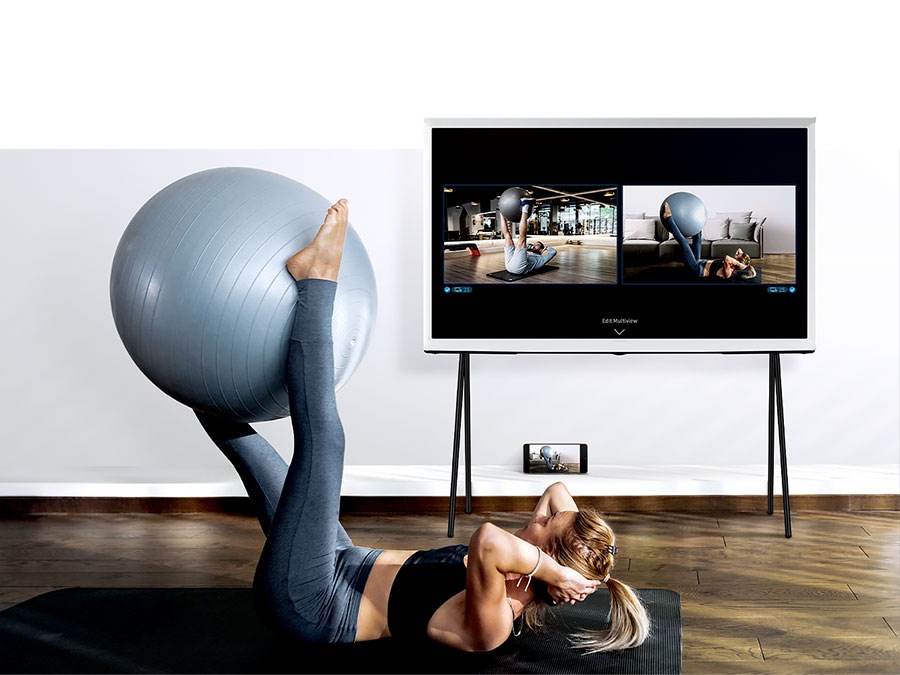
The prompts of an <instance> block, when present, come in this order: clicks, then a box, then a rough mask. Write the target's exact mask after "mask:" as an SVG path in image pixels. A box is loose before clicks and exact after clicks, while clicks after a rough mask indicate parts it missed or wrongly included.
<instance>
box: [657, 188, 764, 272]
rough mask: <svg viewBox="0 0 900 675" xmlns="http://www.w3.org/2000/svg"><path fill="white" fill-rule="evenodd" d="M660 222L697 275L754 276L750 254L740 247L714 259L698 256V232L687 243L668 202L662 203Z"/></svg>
mask: <svg viewBox="0 0 900 675" xmlns="http://www.w3.org/2000/svg"><path fill="white" fill-rule="evenodd" d="M662 216H663V217H662V223H663V225H664V226H665V228H666V229H667V230H668V231H669V232H671V233H672V236H673V237H675V239H676V240H677V241H678V243H679V245H680V246H681V254H682V259H683V260H684V264H685V267H687V268H688V269H689V270H691V272H693V273H694V274H696V275H697V276H698V277H719V278H721V279H731V278H732V276H734V277H735V278H741V279H752V278H753V277H755V276H756V269H754V267H753V265H751V264H750V256H749V255H747V254H746V253H744V251H742V250H741V249H738V250H737V251H735V254H734V256H730V255H726V256H725V257H724V258H716V259H714V260H703V259H702V258H701V257H700V244H701V239H700V234H699V233H698V234H696V235H695V236H694V237H693V246H692V245H691V244H689V243H688V241H687V239H686V238H685V236H684V235H683V234H681V230H680V229H679V228H678V223H676V222H675V218H674V217H673V216H672V211H671V210H670V209H669V202H664V203H663V214H662Z"/></svg>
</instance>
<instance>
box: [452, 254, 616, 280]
mask: <svg viewBox="0 0 900 675" xmlns="http://www.w3.org/2000/svg"><path fill="white" fill-rule="evenodd" d="M555 248H556V249H557V251H558V253H557V254H556V256H554V258H553V260H552V262H550V263H549V264H550V265H553V266H555V267H556V268H557V269H555V270H553V271H550V272H544V273H543V274H536V275H534V276H530V277H526V278H524V279H520V280H519V281H515V282H509V281H503V280H501V279H495V278H494V277H489V276H487V275H488V274H489V273H491V272H501V271H503V270H504V269H505V265H504V262H503V260H504V259H503V249H498V250H496V251H486V252H484V253H482V254H481V255H480V256H472V255H469V254H468V253H466V252H463V253H453V254H448V255H447V256H446V258H445V260H444V281H445V282H446V283H448V284H465V285H470V284H509V283H515V284H517V285H521V284H584V283H590V284H614V283H616V249H615V248H601V247H594V246H573V245H562V246H556V247H555Z"/></svg>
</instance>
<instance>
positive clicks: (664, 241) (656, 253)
mask: <svg viewBox="0 0 900 675" xmlns="http://www.w3.org/2000/svg"><path fill="white" fill-rule="evenodd" d="M765 221H766V219H765V218H764V217H759V216H754V215H753V212H752V211H735V212H717V213H714V214H710V215H708V216H707V219H706V225H705V226H704V228H703V234H702V239H701V246H700V257H702V258H721V257H723V256H726V255H734V252H735V251H737V250H738V249H739V248H740V249H743V251H744V252H745V253H747V254H748V255H749V256H750V257H751V258H756V259H758V258H762V257H763V253H764V248H763V233H764V229H763V224H764V223H765ZM622 255H623V257H624V261H625V264H626V265H639V264H650V263H654V262H667V261H670V260H680V259H681V247H680V246H679V245H678V242H677V241H676V240H675V238H674V237H672V235H671V234H670V233H669V231H668V230H667V229H666V228H665V227H664V226H663V224H662V222H661V221H660V219H659V217H658V216H653V215H647V214H644V213H632V214H625V218H624V220H623V226H622Z"/></svg>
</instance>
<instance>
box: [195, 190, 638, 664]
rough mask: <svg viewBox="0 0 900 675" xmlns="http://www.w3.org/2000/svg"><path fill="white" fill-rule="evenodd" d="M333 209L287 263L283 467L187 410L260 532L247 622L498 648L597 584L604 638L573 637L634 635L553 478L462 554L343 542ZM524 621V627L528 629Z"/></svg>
mask: <svg viewBox="0 0 900 675" xmlns="http://www.w3.org/2000/svg"><path fill="white" fill-rule="evenodd" d="M347 213H348V211H347V202H346V201H345V200H341V201H339V202H337V203H336V204H335V205H334V206H332V207H331V208H330V209H329V211H328V214H327V216H326V217H325V222H324V224H323V225H322V227H321V229H320V230H319V232H318V234H317V235H316V237H315V239H314V240H313V242H312V243H311V244H310V245H309V246H308V247H307V248H305V249H303V250H302V251H300V252H299V253H297V254H296V255H294V257H292V258H291V259H290V261H289V262H288V264H287V268H288V271H289V272H290V274H291V275H292V276H293V278H294V279H295V280H296V286H297V306H296V314H295V319H294V324H293V329H292V333H291V337H290V346H289V352H288V360H287V378H286V379H287V387H288V396H289V399H290V410H291V423H292V428H293V432H294V454H293V457H292V459H291V462H290V465H289V466H288V465H287V464H286V463H285V461H284V460H283V459H282V458H281V456H280V455H279V454H278V453H277V452H276V451H275V450H274V449H273V448H272V446H270V445H269V444H268V443H267V442H266V441H265V439H263V437H262V436H260V435H259V434H258V433H256V432H255V431H254V430H253V428H252V427H251V426H250V425H248V424H243V423H238V422H230V421H227V420H224V419H222V418H219V417H217V416H214V415H211V414H208V413H203V412H197V413H196V414H197V417H198V418H199V420H200V423H201V424H202V425H203V427H204V429H205V430H206V431H207V433H208V434H209V436H210V438H212V440H213V441H214V442H215V443H216V445H218V446H219V448H221V450H222V451H223V452H224V453H225V455H226V456H227V457H228V459H229V460H230V461H231V462H232V463H233V464H234V466H235V468H236V469H237V471H238V473H239V475H240V477H241V479H242V481H243V483H244V485H245V486H246V489H247V492H248V494H249V496H250V498H251V500H252V502H253V503H254V505H255V506H256V507H257V509H258V514H259V521H260V524H261V525H262V528H263V531H264V532H265V533H266V535H267V536H266V542H265V545H264V547H263V551H262V554H261V556H260V560H259V564H258V566H257V569H256V574H255V578H254V582H253V587H254V597H255V599H256V605H257V608H258V611H259V612H260V614H261V616H262V617H263V618H264V619H265V620H266V622H267V623H268V624H269V625H270V626H272V627H273V628H274V629H275V630H277V631H279V632H281V633H284V634H287V635H289V636H292V637H295V638H299V639H301V640H304V641H310V642H332V643H335V642H338V643H346V642H359V641H364V640H375V639H379V638H385V637H394V638H397V639H402V638H406V639H419V640H421V639H425V638H428V639H431V640H435V641H437V642H439V643H442V644H444V645H449V646H451V647H455V648H457V649H461V650H466V651H483V650H490V649H494V648H496V647H498V646H499V645H501V644H503V643H504V642H505V641H506V640H507V639H508V638H509V636H510V633H512V632H513V627H514V625H515V626H518V627H519V628H520V626H519V622H518V621H516V619H517V618H518V617H519V616H520V615H522V614H523V613H525V614H526V615H527V616H526V621H527V620H528V619H531V618H535V617H536V616H537V612H538V610H539V609H540V608H541V607H542V606H546V605H547V602H545V599H546V600H547V601H549V603H550V604H561V603H572V604H574V603H575V602H578V601H580V600H584V599H585V598H586V597H587V596H588V595H590V594H591V593H593V592H594V591H595V590H596V589H597V588H598V587H599V586H600V585H601V584H602V583H604V582H605V583H606V585H607V587H608V588H609V593H610V601H611V617H612V618H611V627H610V630H609V631H607V632H604V633H600V634H596V633H593V634H585V635H582V634H576V635H573V636H571V637H572V640H573V643H574V644H576V645H578V646H581V647H586V648H588V649H592V650H610V649H622V648H627V647H634V646H636V645H639V644H641V643H642V642H643V641H644V640H645V639H646V637H647V634H648V630H649V624H648V619H647V615H646V612H645V610H644V608H643V606H642V605H641V603H640V601H639V599H638V598H637V596H636V595H635V593H634V592H633V590H632V589H631V588H630V587H629V586H627V585H625V584H623V583H622V582H619V581H616V580H615V579H613V578H611V577H610V574H611V572H612V568H613V564H614V562H615V554H616V546H615V535H614V534H613V532H612V530H611V529H610V528H609V526H608V525H607V524H606V523H605V522H604V521H603V520H602V519H601V518H600V516H599V514H598V513H597V512H595V511H593V510H590V509H584V510H579V509H578V507H577V506H576V504H575V501H574V500H573V499H572V497H571V495H570V494H569V492H568V491H567V490H566V488H565V486H564V485H563V484H562V483H554V484H553V485H551V486H550V487H548V488H547V489H546V490H545V491H544V494H543V495H542V496H541V497H540V499H539V500H538V503H537V506H536V507H535V509H534V512H533V513H532V515H531V518H530V520H529V522H528V523H527V524H526V525H525V526H524V527H523V528H522V529H520V530H519V531H517V532H516V533H515V534H513V533H510V532H507V531H505V530H503V529H501V528H499V527H497V526H496V525H494V524H492V523H485V524H483V525H481V526H479V527H478V528H477V529H476V530H475V532H474V533H473V534H472V537H471V539H470V540H469V543H468V546H463V545H458V546H447V547H443V548H438V549H433V550H423V551H398V550H380V549H372V548H367V547H363V546H354V545H353V543H352V542H351V540H350V537H349V536H348V535H347V533H346V532H345V531H344V528H343V527H342V526H341V524H340V522H339V515H340V499H341V478H342V473H343V460H344V433H343V427H342V425H341V421H340V418H339V416H338V411H337V405H336V398H335V392H334V357H333V344H332V335H331V322H332V309H333V303H334V296H335V291H336V288H337V276H338V270H339V267H340V261H341V255H342V247H343V243H344V236H345V232H346V228H347ZM529 625H533V624H529Z"/></svg>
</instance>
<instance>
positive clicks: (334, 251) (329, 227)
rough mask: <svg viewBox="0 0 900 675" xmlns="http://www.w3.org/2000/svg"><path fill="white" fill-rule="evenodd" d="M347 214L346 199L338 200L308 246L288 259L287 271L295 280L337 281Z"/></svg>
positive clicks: (345, 233)
mask: <svg viewBox="0 0 900 675" xmlns="http://www.w3.org/2000/svg"><path fill="white" fill-rule="evenodd" d="M347 213H348V207H347V200H346V199H339V200H338V201H337V202H336V203H335V204H334V205H332V207H331V208H330V209H328V213H326V214H325V221H324V222H323V223H322V226H321V227H320V228H319V231H318V232H317V233H316V236H315V238H314V239H313V240H312V242H311V243H310V244H309V246H307V247H306V248H304V249H303V250H301V251H298V252H297V253H295V254H294V255H293V256H291V258H290V260H288V262H287V270H288V272H290V273H291V276H292V277H294V279H295V280H297V281H300V280H301V279H328V280H330V281H337V278H338V272H339V271H340V269H341V254H342V253H343V250H344V238H345V237H346V235H347Z"/></svg>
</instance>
